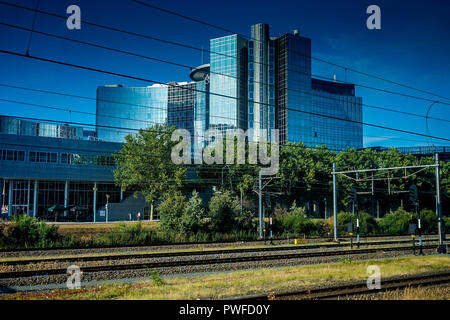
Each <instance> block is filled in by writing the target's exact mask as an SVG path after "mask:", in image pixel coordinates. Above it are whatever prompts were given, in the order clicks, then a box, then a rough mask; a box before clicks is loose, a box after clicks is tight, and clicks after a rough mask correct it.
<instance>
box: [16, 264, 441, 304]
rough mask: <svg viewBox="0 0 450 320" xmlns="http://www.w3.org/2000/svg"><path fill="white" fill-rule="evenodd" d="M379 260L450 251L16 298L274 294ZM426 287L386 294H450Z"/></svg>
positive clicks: (405, 268)
mask: <svg viewBox="0 0 450 320" xmlns="http://www.w3.org/2000/svg"><path fill="white" fill-rule="evenodd" d="M369 265H378V266H379V267H380V269H381V277H382V279H381V284H382V285H383V278H387V277H392V276H400V275H412V274H416V273H422V272H429V271H440V270H444V269H450V257H449V256H426V257H405V258H399V259H386V260H374V261H358V262H356V261H355V262H353V261H351V260H348V259H345V260H342V261H341V262H340V263H337V264H330V265H316V266H301V267H284V268H277V269H262V270H247V271H234V272H229V273H219V274H210V275H199V276H189V277H183V276H176V277H172V278H161V277H160V276H159V275H158V274H157V273H155V272H152V273H151V274H149V279H148V280H146V281H140V282H136V283H133V284H130V283H117V284H104V285H101V286H96V287H86V288H82V289H80V290H79V291H67V290H56V291H53V292H52V293H49V294H46V295H43V296H42V295H41V296H35V297H25V296H24V295H21V294H15V295H13V296H10V297H9V298H11V299H26V298H28V299H158V300H167V299H220V298H227V297H232V296H238V295H249V294H263V293H266V294H269V293H270V292H280V291H289V290H294V289H299V288H301V287H303V288H308V287H312V286H317V285H329V286H332V285H337V284H338V283H342V282H345V281H364V280H366V279H367V277H368V274H367V267H368V266H369ZM427 290H428V289H427V288H423V289H417V290H416V291H414V290H413V289H411V290H409V291H406V293H405V294H403V293H401V292H397V294H396V295H394V296H393V295H392V294H391V295H389V294H387V295H386V297H392V298H402V297H404V298H407V299H413V298H414V297H415V296H414V295H415V294H417V296H418V297H419V298H424V299H434V298H438V299H443V298H446V299H450V295H449V292H448V290H447V291H445V290H443V291H441V293H442V294H440V293H439V290H436V289H430V290H434V291H433V292H434V293H433V294H432V295H431V296H426V295H425V293H427V292H428V293H430V294H431V291H427Z"/></svg>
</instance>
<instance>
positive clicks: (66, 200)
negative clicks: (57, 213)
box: [64, 181, 69, 208]
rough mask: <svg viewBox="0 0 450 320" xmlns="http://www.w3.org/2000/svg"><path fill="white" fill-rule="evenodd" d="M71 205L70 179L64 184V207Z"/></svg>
mask: <svg viewBox="0 0 450 320" xmlns="http://www.w3.org/2000/svg"><path fill="white" fill-rule="evenodd" d="M68 206H69V181H66V182H65V184H64V208H67V207H68Z"/></svg>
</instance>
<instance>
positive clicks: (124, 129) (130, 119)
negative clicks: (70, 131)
mask: <svg viewBox="0 0 450 320" xmlns="http://www.w3.org/2000/svg"><path fill="white" fill-rule="evenodd" d="M0 86H6V87H11V88H17V89H22V90H27V89H28V88H23V87H18V86H10V85H4V84H0ZM29 90H30V91H37V92H44V93H51V94H58V95H63V96H64V95H66V94H63V93H58V92H53V91H47V90H39V89H29ZM67 96H70V97H80V98H86V99H91V100H96V99H95V98H89V97H81V96H76V95H70V94H68V95H67ZM0 101H3V102H8V103H15V104H22V105H27V106H33V107H37V108H45V109H52V110H59V111H64V112H70V113H71V112H74V113H80V114H86V115H92V116H102V117H107V118H114V119H121V120H128V121H136V122H144V123H147V124H161V123H160V122H156V121H151V120H141V119H134V118H125V117H118V116H114V115H109V114H98V113H93V112H88V111H80V110H74V109H67V108H62V107H54V106H48V105H42V104H36V103H30V102H25V101H18V100H11V99H4V98H0ZM98 101H107V102H110V103H121V102H114V101H109V100H102V99H98ZM124 104H128V103H124ZM136 106H141V107H144V108H146V109H161V110H166V109H164V108H158V107H152V106H143V105H136ZM210 117H212V118H215V117H216V116H213V115H211V116H210ZM217 117H219V118H225V119H231V120H234V119H235V118H231V117H221V116H217ZM93 126H95V125H93ZM292 127H293V128H297V129H299V128H305V127H304V126H292ZM135 129H136V128H135ZM102 130H107V129H102ZM136 130H137V129H136ZM110 131H113V132H115V131H116V130H112V129H111V130H110ZM121 131H125V132H128V129H127V128H123V129H121ZM362 136H363V137H368V138H386V139H389V140H399V141H412V142H425V143H427V142H429V141H426V140H417V139H415V140H414V139H403V138H393V137H386V136H371V135H362ZM194 137H200V138H205V136H199V135H194ZM250 142H252V141H250ZM303 142H305V141H303ZM308 143H313V142H312V141H309V142H308ZM330 150H334V149H330Z"/></svg>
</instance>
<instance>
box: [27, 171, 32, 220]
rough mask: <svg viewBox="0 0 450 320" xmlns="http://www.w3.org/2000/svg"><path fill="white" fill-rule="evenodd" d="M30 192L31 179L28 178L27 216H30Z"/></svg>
mask: <svg viewBox="0 0 450 320" xmlns="http://www.w3.org/2000/svg"><path fill="white" fill-rule="evenodd" d="M30 192H31V180H28V190H27V216H30Z"/></svg>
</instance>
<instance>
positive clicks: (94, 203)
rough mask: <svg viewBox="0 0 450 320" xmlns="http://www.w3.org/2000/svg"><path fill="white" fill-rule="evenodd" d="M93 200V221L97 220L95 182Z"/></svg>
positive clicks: (95, 183)
mask: <svg viewBox="0 0 450 320" xmlns="http://www.w3.org/2000/svg"><path fill="white" fill-rule="evenodd" d="M93 190H94V201H93V206H94V223H95V222H97V182H94V188H93Z"/></svg>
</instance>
